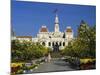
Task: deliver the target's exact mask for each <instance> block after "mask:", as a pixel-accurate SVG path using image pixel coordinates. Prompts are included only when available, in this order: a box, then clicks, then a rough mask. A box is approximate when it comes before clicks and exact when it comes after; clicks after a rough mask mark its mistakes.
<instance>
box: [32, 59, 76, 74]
mask: <svg viewBox="0 0 100 75" xmlns="http://www.w3.org/2000/svg"><path fill="white" fill-rule="evenodd" d="M72 70H75V69H72V68H71V67H70V65H69V63H67V62H65V61H63V60H61V59H52V60H51V62H47V63H44V64H41V65H39V67H38V68H37V69H35V70H33V72H32V73H39V72H55V71H72Z"/></svg>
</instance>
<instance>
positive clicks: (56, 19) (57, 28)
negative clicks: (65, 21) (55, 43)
mask: <svg viewBox="0 0 100 75" xmlns="http://www.w3.org/2000/svg"><path fill="white" fill-rule="evenodd" d="M55 32H59V19H58V15H57V14H56V17H55Z"/></svg>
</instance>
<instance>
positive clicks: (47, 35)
mask: <svg viewBox="0 0 100 75" xmlns="http://www.w3.org/2000/svg"><path fill="white" fill-rule="evenodd" d="M73 38H74V37H73V30H72V28H71V27H70V26H67V27H66V28H65V31H64V32H61V31H60V28H59V17H58V15H57V14H56V16H55V21H54V31H53V32H49V29H48V28H47V27H46V25H43V26H41V28H40V29H39V33H38V34H37V35H36V37H32V36H12V40H14V39H17V40H19V41H23V40H26V41H32V42H34V43H37V42H38V43H40V44H41V45H44V46H45V47H49V48H52V49H53V48H54V47H57V48H59V49H63V48H64V47H65V46H67V45H68V42H70V41H72V40H73Z"/></svg>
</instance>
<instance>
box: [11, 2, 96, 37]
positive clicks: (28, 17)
mask: <svg viewBox="0 0 100 75" xmlns="http://www.w3.org/2000/svg"><path fill="white" fill-rule="evenodd" d="M55 9H57V10H58V12H57V14H58V17H59V28H60V31H61V32H64V31H65V30H66V27H67V26H71V27H72V29H73V32H74V35H76V34H77V27H78V26H79V25H80V22H81V20H84V21H85V22H87V23H88V25H90V26H93V25H96V7H95V6H87V5H72V4H56V3H41V2H24V1H15V0H12V2H11V25H12V28H13V30H14V32H15V33H16V35H17V36H33V37H35V36H36V34H37V33H38V32H39V29H40V28H41V26H42V25H46V26H47V28H48V30H49V31H50V32H53V31H54V20H55V13H54V10H55Z"/></svg>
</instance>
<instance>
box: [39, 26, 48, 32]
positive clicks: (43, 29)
mask: <svg viewBox="0 0 100 75" xmlns="http://www.w3.org/2000/svg"><path fill="white" fill-rule="evenodd" d="M40 32H48V29H47V27H46V26H42V28H41V29H40Z"/></svg>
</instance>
